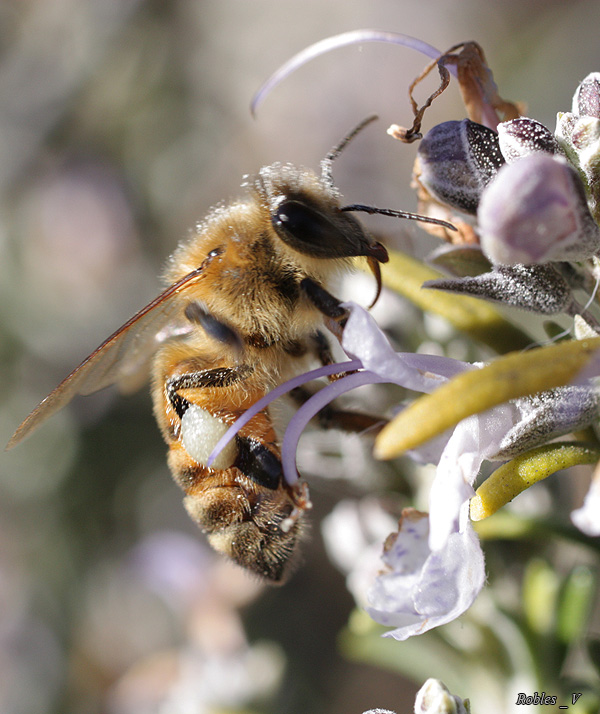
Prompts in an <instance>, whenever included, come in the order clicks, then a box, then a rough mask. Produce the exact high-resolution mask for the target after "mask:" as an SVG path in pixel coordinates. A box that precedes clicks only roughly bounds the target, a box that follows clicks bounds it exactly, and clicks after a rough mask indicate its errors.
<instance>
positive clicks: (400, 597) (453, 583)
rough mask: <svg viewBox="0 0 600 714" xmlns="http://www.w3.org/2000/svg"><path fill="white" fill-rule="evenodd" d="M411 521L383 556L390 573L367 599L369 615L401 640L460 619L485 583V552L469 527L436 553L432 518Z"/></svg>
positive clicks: (402, 526) (418, 517) (411, 517)
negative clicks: (431, 542) (432, 545)
mask: <svg viewBox="0 0 600 714" xmlns="http://www.w3.org/2000/svg"><path fill="white" fill-rule="evenodd" d="M407 516H408V517H407ZM407 516H405V517H404V518H403V519H402V521H401V523H400V531H399V534H398V536H397V537H396V541H395V542H394V543H393V544H392V545H391V546H388V547H387V549H386V552H385V553H384V556H383V560H384V562H385V564H386V566H387V567H388V569H389V571H388V572H385V573H383V574H382V575H380V576H379V577H378V578H377V580H376V581H375V584H374V585H373V587H372V588H371V590H370V591H369V594H368V600H369V604H370V607H369V609H368V612H369V614H370V616H371V617H372V618H373V619H374V620H375V621H376V622H379V623H381V624H383V625H387V626H391V627H394V628H395V629H394V630H392V631H391V632H388V633H387V635H388V636H390V637H394V638H395V639H397V640H405V639H407V638H408V637H411V636H413V635H417V634H422V633H423V632H426V631H427V630H430V629H432V628H433V627H438V626H439V625H443V624H445V623H447V622H450V621H451V620H454V619H455V618H457V617H458V616H459V615H461V614H462V613H463V612H464V611H465V610H467V609H468V608H469V607H470V606H471V604H472V603H473V601H474V600H475V598H476V597H477V595H478V594H479V591H480V590H481V588H482V587H483V583H484V581H485V568H484V560H483V553H482V551H481V547H480V545H479V540H478V539H477V536H476V535H475V533H474V532H473V530H472V529H471V527H470V525H469V524H467V525H466V527H465V529H464V531H463V532H462V533H453V534H452V535H451V536H450V538H448V539H447V541H446V544H445V547H444V548H443V549H442V550H438V551H431V549H430V548H429V543H428V537H429V533H428V531H429V528H428V527H429V519H428V517H427V514H423V513H418V512H412V513H409V514H407Z"/></svg>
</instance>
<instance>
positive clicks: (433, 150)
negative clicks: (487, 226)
mask: <svg viewBox="0 0 600 714" xmlns="http://www.w3.org/2000/svg"><path fill="white" fill-rule="evenodd" d="M418 157H419V165H420V170H421V174H420V176H419V177H418V178H419V181H420V182H421V183H422V184H423V186H425V188H426V189H427V190H428V191H429V192H430V193H431V195H432V196H434V197H435V198H436V199H437V200H439V201H441V202H442V203H445V204H448V205H449V206H452V207H453V208H457V209H458V210H460V211H463V212H465V213H471V214H474V213H475V212H476V211H477V206H478V204H479V198H480V197H481V193H482V191H483V189H484V188H485V187H486V186H487V184H488V183H489V182H490V181H491V179H492V178H493V177H494V176H495V174H496V172H497V171H498V169H499V168H500V166H502V164H503V163H504V159H503V158H502V154H501V152H500V147H499V145H498V135H497V134H496V133H495V132H494V131H492V130H491V129H488V128H487V127H485V126H483V125H482V124H477V123H475V122H472V121H470V120H469V119H463V120H462V121H447V122H443V123H442V124H438V125H437V126H434V127H433V129H431V130H430V131H429V132H428V133H427V134H426V136H425V137H424V138H423V140H422V141H421V144H420V146H419V151H418Z"/></svg>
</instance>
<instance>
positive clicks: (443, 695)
mask: <svg viewBox="0 0 600 714" xmlns="http://www.w3.org/2000/svg"><path fill="white" fill-rule="evenodd" d="M468 712H470V707H469V700H468V699H465V701H463V700H462V699H461V698H460V697H457V696H456V695H455V694H451V693H450V690H449V689H448V687H446V685H445V684H444V683H443V682H440V680H439V679H428V680H427V681H426V682H425V684H424V685H423V686H422V687H421V689H419V691H418V692H417V697H416V699H415V714H468Z"/></svg>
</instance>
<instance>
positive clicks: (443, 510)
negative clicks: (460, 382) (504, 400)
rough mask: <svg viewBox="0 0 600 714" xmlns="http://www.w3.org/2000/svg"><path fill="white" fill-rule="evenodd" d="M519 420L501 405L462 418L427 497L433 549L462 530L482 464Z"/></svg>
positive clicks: (514, 409)
mask: <svg viewBox="0 0 600 714" xmlns="http://www.w3.org/2000/svg"><path fill="white" fill-rule="evenodd" d="M520 417H521V414H520V413H519V410H518V408H517V407H516V406H515V405H514V404H510V403H509V404H502V405H500V406H498V407H494V408H493V409H490V410H488V411H487V412H484V413H483V414H474V415H473V416H470V417H468V418H467V419H463V421H461V422H460V423H459V424H458V425H457V426H456V428H455V429H454V432H453V433H452V436H451V437H450V439H449V440H448V443H447V445H446V448H445V449H444V451H443V452H442V456H441V458H440V462H439V464H438V467H437V471H436V476H435V479H434V481H433V484H432V487H431V493H430V497H429V513H430V519H431V524H432V525H431V534H430V538H429V544H430V546H431V549H432V550H438V549H440V548H443V547H445V544H446V541H447V540H448V538H449V537H450V536H451V535H452V534H454V533H456V532H458V531H462V530H463V529H464V527H465V520H468V502H469V500H470V499H471V498H472V497H473V495H474V493H475V491H474V490H473V482H474V481H475V479H476V478H477V474H478V473H479V469H480V467H481V464H482V463H483V461H484V459H486V458H488V457H489V456H491V455H492V454H494V453H496V452H497V451H498V449H499V448H500V444H501V442H502V439H503V437H504V436H505V434H506V433H507V431H508V430H509V429H511V428H512V427H513V425H514V424H515V423H516V422H517V421H518V420H519V419H520Z"/></svg>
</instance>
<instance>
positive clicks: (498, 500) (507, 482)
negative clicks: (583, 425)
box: [471, 442, 600, 521]
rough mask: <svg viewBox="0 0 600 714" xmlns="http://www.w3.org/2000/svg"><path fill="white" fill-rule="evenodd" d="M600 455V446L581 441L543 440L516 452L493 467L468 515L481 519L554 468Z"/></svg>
mask: <svg viewBox="0 0 600 714" xmlns="http://www.w3.org/2000/svg"><path fill="white" fill-rule="evenodd" d="M599 459H600V447H597V446H593V445H590V444H582V443H581V442H562V443H560V442H559V443H554V444H546V445H545V446H540V447H538V448H537V449H532V450H531V451H528V452H527V453H525V454H522V455H521V456H517V457H516V458H514V459H512V461H509V462H508V463H506V464H503V465H502V466H500V468H498V469H496V470H495V471H494V473H493V474H492V475H491V476H489V477H488V478H487V479H486V480H485V481H484V482H483V483H482V484H481V486H480V487H479V488H478V489H477V491H476V492H475V496H473V498H472V499H471V519H472V520H474V521H481V520H483V519H484V518H487V517H488V516H491V515H492V514H493V513H495V512H496V511H497V510H498V509H499V508H502V506H505V505H506V504H507V503H509V502H510V501H512V499H513V498H514V497H515V496H518V495H519V494H520V493H521V492H522V491H524V490H525V489H527V488H529V487H530V486H533V484H534V483H537V482H538V481H541V480H542V479H545V478H547V477H548V476H550V475H551V474H553V473H556V471H560V470H561V469H568V468H569V467H571V466H578V465H580V464H594V463H596V461H598V460H599Z"/></svg>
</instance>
